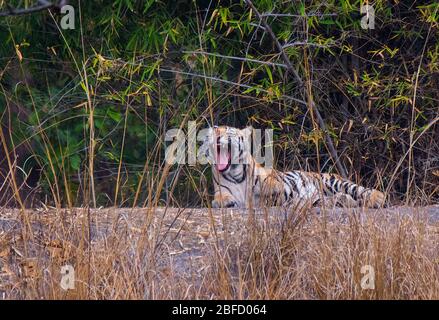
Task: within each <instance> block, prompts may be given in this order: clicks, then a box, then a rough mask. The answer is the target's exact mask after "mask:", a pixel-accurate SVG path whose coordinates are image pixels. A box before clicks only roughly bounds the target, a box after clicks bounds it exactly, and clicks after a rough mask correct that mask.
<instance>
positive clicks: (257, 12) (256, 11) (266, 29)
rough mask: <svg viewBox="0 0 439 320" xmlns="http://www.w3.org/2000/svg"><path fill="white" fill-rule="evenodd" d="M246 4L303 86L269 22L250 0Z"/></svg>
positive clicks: (246, 0)
mask: <svg viewBox="0 0 439 320" xmlns="http://www.w3.org/2000/svg"><path fill="white" fill-rule="evenodd" d="M245 2H246V3H247V5H248V6H249V7H250V8H251V9H252V10H253V12H254V13H255V15H256V17H257V18H258V19H259V21H260V22H261V24H262V25H263V26H264V28H265V32H267V33H268V35H269V36H270V38H271V40H272V41H273V42H274V44H275V45H276V47H277V49H278V51H279V53H280V55H281V56H282V59H283V60H284V62H285V64H286V65H287V67H288V70H289V71H290V72H291V73H292V74H293V75H294V77H295V78H296V80H297V81H298V82H299V84H300V85H302V84H303V81H302V79H301V78H300V76H299V74H298V73H297V71H296V69H294V67H293V65H292V63H291V61H290V59H288V56H287V55H286V53H285V51H284V49H283V48H282V45H281V44H280V42H279V40H278V39H277V38H276V35H275V34H274V32H273V30H272V29H271V27H270V26H269V25H268V23H267V21H266V20H265V19H264V17H263V16H262V15H261V14H260V13H259V11H258V9H256V7H255V6H254V4H253V2H251V1H250V0H245Z"/></svg>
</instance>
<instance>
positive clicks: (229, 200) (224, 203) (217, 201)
mask: <svg viewBox="0 0 439 320" xmlns="http://www.w3.org/2000/svg"><path fill="white" fill-rule="evenodd" d="M237 206H238V204H237V203H236V201H235V200H234V199H233V197H232V196H231V195H230V194H227V193H226V192H222V193H220V192H216V193H215V196H214V199H213V201H212V208H236V207H237Z"/></svg>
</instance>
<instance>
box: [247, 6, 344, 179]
mask: <svg viewBox="0 0 439 320" xmlns="http://www.w3.org/2000/svg"><path fill="white" fill-rule="evenodd" d="M245 3H246V4H247V5H248V6H249V7H250V8H251V9H252V10H253V11H254V13H255V15H256V17H257V18H258V19H259V21H260V22H261V24H262V25H263V26H264V28H265V31H266V32H267V33H268V35H269V36H270V38H271V39H272V41H273V42H274V44H275V45H276V47H277V49H278V50H279V53H280V55H281V57H282V59H283V60H284V62H285V64H286V65H287V68H288V70H289V71H290V72H291V73H293V74H294V76H295V77H296V79H297V81H298V82H299V84H300V86H301V87H302V85H303V80H302V79H301V78H300V76H299V74H298V73H297V71H296V70H295V69H294V67H293V64H292V63H291V61H290V59H289V58H288V56H287V54H286V53H285V51H284V48H283V46H282V45H281V44H280V42H279V40H278V39H277V38H276V35H275V34H274V32H273V30H272V29H271V27H270V25H269V24H268V23H267V21H266V20H265V19H264V16H263V15H261V14H260V13H259V11H258V9H256V7H255V6H254V4H253V3H252V1H251V0H245ZM305 94H306V95H307V101H309V103H308V104H307V106H308V108H310V111H311V112H313V114H315V115H316V118H317V122H318V124H319V127H320V129H321V130H322V131H323V132H324V134H325V138H326V143H327V146H328V150H329V153H330V154H331V156H332V158H333V160H334V163H335V165H336V167H337V169H338V171H339V173H340V175H341V176H343V178H347V174H346V171H345V169H344V167H343V165H342V164H341V162H340V158H339V156H338V153H337V150H336V149H335V147H334V143H333V142H332V139H331V137H330V136H329V133H328V131H327V130H326V124H325V121H324V120H323V118H322V115H321V114H320V112H319V110H318V109H317V107H316V105H315V103H314V100H313V99H310V97H309V92H308V91H307V90H305Z"/></svg>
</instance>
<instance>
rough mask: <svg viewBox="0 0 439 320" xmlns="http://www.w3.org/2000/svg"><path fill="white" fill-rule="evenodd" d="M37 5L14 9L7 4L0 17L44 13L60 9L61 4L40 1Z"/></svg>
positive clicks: (44, 0)
mask: <svg viewBox="0 0 439 320" xmlns="http://www.w3.org/2000/svg"><path fill="white" fill-rule="evenodd" d="M61 2H64V1H61ZM37 3H38V5H35V6H33V7H29V8H24V9H15V8H12V7H11V6H10V5H8V4H7V5H6V6H7V8H8V10H7V11H2V12H0V17H10V16H21V15H25V14H30V13H35V12H39V11H44V10H47V9H52V8H59V7H61V3H59V4H57V3H54V2H49V1H46V0H40V1H38V2H37Z"/></svg>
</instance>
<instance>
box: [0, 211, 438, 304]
mask: <svg viewBox="0 0 439 320" xmlns="http://www.w3.org/2000/svg"><path fill="white" fill-rule="evenodd" d="M317 211H318V210H316V209H311V210H297V211H295V212H286V211H282V210H279V209H270V210H265V211H256V212H255V213H254V214H252V213H249V212H243V211H239V210H228V211H222V210H207V209H185V210H180V209H175V208H168V209H166V208H157V209H155V210H150V209H140V208H139V209H101V210H99V209H98V210H87V209H73V210H69V211H60V210H56V209H53V210H45V211H39V212H37V211H27V212H26V213H27V214H28V215H29V218H30V220H31V226H32V231H33V232H32V234H30V235H29V237H28V238H29V240H28V241H23V236H22V233H21V228H22V227H21V223H20V221H21V219H20V212H19V210H12V209H11V210H7V209H3V211H2V212H1V214H0V216H1V218H0V299H191V298H192V299H439V250H438V248H439V236H438V232H439V223H438V221H439V207H427V208H408V207H395V208H390V209H385V210H368V211H362V210H356V211H352V210H349V211H348V210H342V209H337V210H319V213H317ZM32 238H33V240H31V239H32ZM65 264H70V265H72V266H74V268H75V277H76V282H75V289H74V290H68V291H64V290H63V289H62V288H61V287H60V281H61V273H60V270H61V266H63V265H65ZM364 265H371V266H372V267H373V268H374V269H375V289H373V290H372V289H362V288H361V286H360V283H361V278H362V277H363V274H362V273H361V268H362V266H364Z"/></svg>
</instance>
